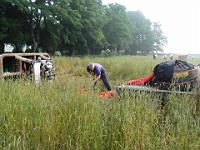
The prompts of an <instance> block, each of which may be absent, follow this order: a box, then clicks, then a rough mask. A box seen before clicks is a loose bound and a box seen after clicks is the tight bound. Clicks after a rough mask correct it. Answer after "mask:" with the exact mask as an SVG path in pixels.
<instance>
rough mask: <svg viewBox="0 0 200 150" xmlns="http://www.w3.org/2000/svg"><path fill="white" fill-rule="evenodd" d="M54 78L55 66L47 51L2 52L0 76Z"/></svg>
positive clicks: (38, 80)
mask: <svg viewBox="0 0 200 150" xmlns="http://www.w3.org/2000/svg"><path fill="white" fill-rule="evenodd" d="M19 77H24V78H26V79H34V80H35V82H37V83H39V82H40V81H41V78H44V79H46V80H54V79H55V67H54V63H53V61H52V60H51V59H50V56H49V54H48V53H2V54H1V55H0V78H1V79H5V78H19Z"/></svg>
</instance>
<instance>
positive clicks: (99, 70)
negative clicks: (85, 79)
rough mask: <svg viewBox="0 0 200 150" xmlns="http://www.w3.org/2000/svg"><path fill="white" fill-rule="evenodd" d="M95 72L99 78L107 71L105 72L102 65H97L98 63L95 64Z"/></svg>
mask: <svg viewBox="0 0 200 150" xmlns="http://www.w3.org/2000/svg"><path fill="white" fill-rule="evenodd" d="M93 72H94V74H95V75H97V76H98V75H102V74H105V70H104V68H103V66H102V65H100V64H96V63H95V64H94V70H93Z"/></svg>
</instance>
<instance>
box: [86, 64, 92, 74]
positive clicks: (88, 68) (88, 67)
mask: <svg viewBox="0 0 200 150" xmlns="http://www.w3.org/2000/svg"><path fill="white" fill-rule="evenodd" d="M86 69H87V72H89V73H90V72H91V69H90V64H88V65H87V67H86Z"/></svg>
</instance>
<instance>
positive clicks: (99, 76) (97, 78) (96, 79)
mask: <svg viewBox="0 0 200 150" xmlns="http://www.w3.org/2000/svg"><path fill="white" fill-rule="evenodd" d="M100 78H101V75H98V76H97V77H96V78H95V80H94V83H96V82H97V81H98V80H99V79H100Z"/></svg>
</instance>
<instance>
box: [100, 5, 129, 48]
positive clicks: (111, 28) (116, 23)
mask: <svg viewBox="0 0 200 150" xmlns="http://www.w3.org/2000/svg"><path fill="white" fill-rule="evenodd" d="M106 14H107V16H108V23H107V24H106V25H105V26H104V28H103V30H104V34H105V36H106V38H107V41H108V42H109V45H110V46H109V47H110V48H111V49H113V50H120V49H124V50H125V49H127V48H128V46H129V44H130V39H131V30H130V22H129V20H128V17H127V13H126V8H125V7H124V6H122V5H120V4H110V5H109V6H108V7H107V8H106Z"/></svg>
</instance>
